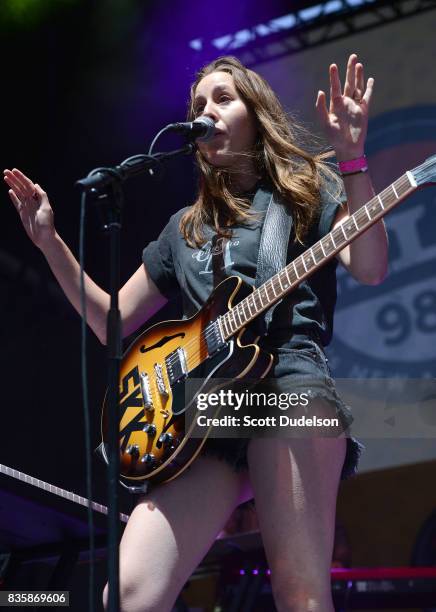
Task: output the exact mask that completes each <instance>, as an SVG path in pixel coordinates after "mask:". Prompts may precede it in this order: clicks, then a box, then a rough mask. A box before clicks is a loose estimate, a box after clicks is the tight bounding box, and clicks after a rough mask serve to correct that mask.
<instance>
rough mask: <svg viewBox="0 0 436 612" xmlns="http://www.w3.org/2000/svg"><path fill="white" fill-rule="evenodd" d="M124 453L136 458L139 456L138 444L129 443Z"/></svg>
mask: <svg viewBox="0 0 436 612" xmlns="http://www.w3.org/2000/svg"><path fill="white" fill-rule="evenodd" d="M126 453H127V454H128V455H130V456H131V457H132V458H133V459H137V458H138V457H139V446H138V445H137V444H129V446H128V447H127V449H126Z"/></svg>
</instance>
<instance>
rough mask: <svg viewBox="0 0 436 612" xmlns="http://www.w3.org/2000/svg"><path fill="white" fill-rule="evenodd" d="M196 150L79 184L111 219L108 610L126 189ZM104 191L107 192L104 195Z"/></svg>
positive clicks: (114, 547)
mask: <svg viewBox="0 0 436 612" xmlns="http://www.w3.org/2000/svg"><path fill="white" fill-rule="evenodd" d="M194 150H195V145H194V144H192V143H189V144H187V145H186V146H184V147H183V148H181V149H177V150H175V151H170V152H168V153H156V154H155V155H153V156H149V155H136V156H134V157H131V158H129V159H127V160H126V161H125V162H123V163H122V164H120V165H119V166H116V167H114V168H97V169H96V170H93V171H92V172H90V173H89V175H88V176H87V177H86V178H84V179H81V180H79V181H77V182H76V185H77V186H78V187H79V188H80V189H81V190H82V191H86V192H90V193H91V194H92V195H94V196H95V197H97V199H98V203H99V204H103V205H105V204H107V205H105V206H103V207H102V208H103V209H104V211H105V213H106V219H105V222H104V225H103V231H105V232H106V233H108V234H109V240H110V245H109V249H110V308H109V312H108V315H107V327H106V329H107V336H106V344H107V355H108V391H107V398H108V400H107V405H108V448H107V452H106V454H107V459H108V464H109V465H108V589H109V591H108V610H109V612H119V610H120V585H119V551H118V546H119V537H120V519H119V500H118V480H119V477H120V474H119V472H120V467H119V466H120V450H119V437H118V435H119V391H118V389H119V374H120V364H121V357H122V355H121V317H120V311H119V307H118V291H119V285H120V231H121V210H122V206H123V200H124V197H123V190H122V187H121V183H122V182H123V181H124V180H126V179H128V178H130V177H131V176H135V175H138V174H143V173H147V171H150V170H152V171H153V172H149V176H155V174H156V170H161V167H160V162H163V161H165V160H167V159H170V158H172V157H176V156H179V155H186V154H189V153H192V152H193V151H194ZM102 190H104V191H103V192H102Z"/></svg>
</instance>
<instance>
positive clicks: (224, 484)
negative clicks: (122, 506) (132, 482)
mask: <svg viewBox="0 0 436 612" xmlns="http://www.w3.org/2000/svg"><path fill="white" fill-rule="evenodd" d="M250 497H252V492H251V486H250V482H249V478H248V474H247V472H244V473H241V474H237V473H235V472H234V471H233V470H232V469H231V468H230V467H229V466H228V465H227V464H226V463H225V462H224V461H219V460H218V459H215V458H212V457H199V458H198V459H197V460H196V461H194V463H193V465H192V467H191V468H190V469H188V470H187V471H186V472H184V473H183V474H182V475H180V476H179V477H178V478H176V479H175V480H173V481H171V482H169V483H168V484H164V485H161V486H158V487H156V489H154V490H152V491H151V492H150V493H149V494H147V495H146V496H145V497H144V498H142V499H141V500H140V501H139V503H138V505H137V506H136V507H135V509H134V511H133V513H132V515H131V517H130V520H129V522H128V524H127V526H126V529H125V531H124V535H123V538H122V541H121V546H120V592H121V610H122V611H123V612H150V611H153V612H154V611H156V612H167V611H169V610H171V608H172V607H173V605H174V602H175V600H176V599H177V596H178V594H179V593H180V591H181V589H182V588H183V585H184V584H185V582H186V581H187V580H188V578H189V576H190V575H191V574H192V572H193V571H194V569H195V568H196V567H197V565H198V564H199V563H200V561H201V560H202V558H203V557H204V555H205V554H206V552H207V551H208V550H209V548H210V546H211V545H212V544H213V542H214V540H215V538H216V536H217V534H218V533H219V532H220V531H221V530H222V528H223V526H224V525H225V523H226V521H227V519H228V518H229V516H230V514H231V513H232V512H233V510H234V509H235V508H236V506H238V505H239V504H240V503H242V502H244V501H246V500H247V499H250ZM103 599H104V603H105V606H106V599H107V587H106V589H105V592H104V596H103Z"/></svg>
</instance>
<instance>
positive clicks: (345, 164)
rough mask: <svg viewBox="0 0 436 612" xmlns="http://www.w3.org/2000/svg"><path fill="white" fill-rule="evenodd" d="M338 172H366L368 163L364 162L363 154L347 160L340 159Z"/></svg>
mask: <svg viewBox="0 0 436 612" xmlns="http://www.w3.org/2000/svg"><path fill="white" fill-rule="evenodd" d="M338 166H339V172H340V173H341V174H342V175H343V176H346V175H347V174H357V173H358V172H366V171H367V170H368V164H367V162H366V157H365V155H362V156H361V157H357V158H356V159H349V160H347V161H341V162H339V163H338Z"/></svg>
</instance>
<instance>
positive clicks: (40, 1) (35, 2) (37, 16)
mask: <svg viewBox="0 0 436 612" xmlns="http://www.w3.org/2000/svg"><path fill="white" fill-rule="evenodd" d="M73 2H77V0H2V4H1V16H2V19H3V20H4V21H9V22H11V21H12V22H15V23H18V24H23V25H29V24H30V25H32V24H34V23H35V22H37V21H40V20H41V18H43V17H44V16H45V15H46V14H47V13H48V12H50V11H51V10H54V9H58V8H59V6H62V5H68V4H72V3H73Z"/></svg>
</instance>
